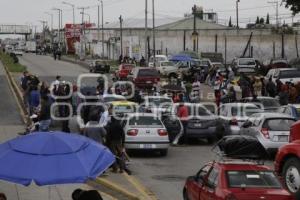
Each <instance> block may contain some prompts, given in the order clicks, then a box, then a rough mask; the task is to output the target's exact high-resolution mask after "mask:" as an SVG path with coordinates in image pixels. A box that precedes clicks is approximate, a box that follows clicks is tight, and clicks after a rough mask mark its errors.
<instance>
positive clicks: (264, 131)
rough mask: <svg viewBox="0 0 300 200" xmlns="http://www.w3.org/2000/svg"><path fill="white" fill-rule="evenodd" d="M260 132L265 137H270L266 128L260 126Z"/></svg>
mask: <svg viewBox="0 0 300 200" xmlns="http://www.w3.org/2000/svg"><path fill="white" fill-rule="evenodd" d="M261 134H263V136H264V137H265V138H266V139H270V135H269V130H268V129H267V128H262V129H261Z"/></svg>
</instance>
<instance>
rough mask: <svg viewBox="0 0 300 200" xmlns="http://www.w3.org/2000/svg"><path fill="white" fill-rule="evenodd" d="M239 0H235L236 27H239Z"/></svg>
mask: <svg viewBox="0 0 300 200" xmlns="http://www.w3.org/2000/svg"><path fill="white" fill-rule="evenodd" d="M239 2H240V0H236V28H237V29H239Z"/></svg>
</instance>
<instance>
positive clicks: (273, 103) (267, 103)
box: [260, 99, 280, 108]
mask: <svg viewBox="0 0 300 200" xmlns="http://www.w3.org/2000/svg"><path fill="white" fill-rule="evenodd" d="M260 102H261V103H262V105H263V106H264V107H265V108H274V107H275V108H276V107H280V103H279V101H278V100H277V99H260Z"/></svg>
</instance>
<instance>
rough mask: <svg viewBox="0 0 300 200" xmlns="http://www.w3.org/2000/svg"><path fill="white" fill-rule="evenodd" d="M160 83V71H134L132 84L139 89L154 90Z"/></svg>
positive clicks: (149, 69) (148, 69) (145, 69)
mask: <svg viewBox="0 0 300 200" xmlns="http://www.w3.org/2000/svg"><path fill="white" fill-rule="evenodd" d="M159 81H160V76H159V73H158V71H157V70H156V69H155V68H152V67H137V68H135V69H134V70H133V77H132V82H133V83H134V85H135V86H136V87H138V88H152V87H153V86H154V85H155V84H157V83H158V82H159Z"/></svg>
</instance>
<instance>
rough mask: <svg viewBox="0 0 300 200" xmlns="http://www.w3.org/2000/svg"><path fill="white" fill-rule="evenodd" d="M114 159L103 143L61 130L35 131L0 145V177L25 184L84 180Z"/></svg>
mask: <svg viewBox="0 0 300 200" xmlns="http://www.w3.org/2000/svg"><path fill="white" fill-rule="evenodd" d="M114 162H115V157H114V155H113V154H112V153H111V152H110V151H109V150H108V149H107V148H106V147H104V146H103V145H100V144H98V143H96V142H94V141H92V140H90V139H88V138H86V137H83V136H80V135H76V134H66V133H62V132H49V133H46V132H36V133H33V134H30V135H27V136H24V137H20V138H15V139H13V140H10V141H7V142H5V143H3V144H1V145H0V163H1V164H0V179H2V180H6V181H9V182H13V183H17V184H22V185H25V186H28V185H30V184H31V182H32V181H34V182H35V183H36V184H37V185H39V186H42V185H54V184H66V183H85V182H86V181H87V180H89V179H95V178H96V177H97V176H98V175H100V174H101V173H103V172H104V171H105V170H106V169H107V168H108V167H109V166H110V165H112V164H113V163H114Z"/></svg>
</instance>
